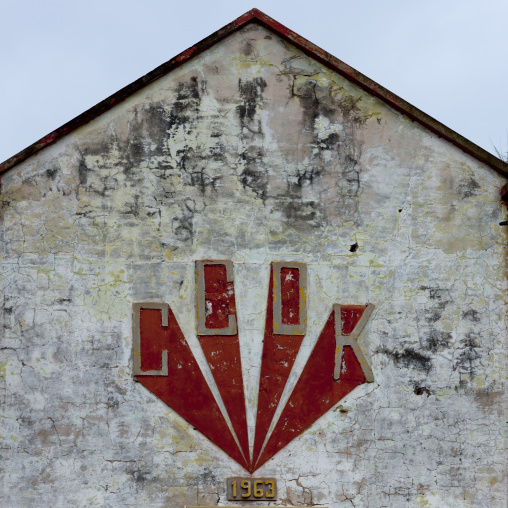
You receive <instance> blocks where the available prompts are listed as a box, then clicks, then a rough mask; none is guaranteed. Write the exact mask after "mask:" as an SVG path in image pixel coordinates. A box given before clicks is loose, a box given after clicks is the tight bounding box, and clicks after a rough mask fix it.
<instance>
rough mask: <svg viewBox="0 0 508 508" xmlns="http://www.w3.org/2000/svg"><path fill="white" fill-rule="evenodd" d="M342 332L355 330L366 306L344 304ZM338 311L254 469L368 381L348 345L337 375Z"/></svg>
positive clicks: (308, 362) (328, 322) (319, 340)
mask: <svg viewBox="0 0 508 508" xmlns="http://www.w3.org/2000/svg"><path fill="white" fill-rule="evenodd" d="M342 310H343V314H342V318H341V319H342V320H343V323H342V327H343V330H342V333H348V334H349V333H351V331H352V330H353V328H354V327H355V324H356V322H358V320H359V319H360V317H361V315H362V313H363V312H364V310H365V307H363V306H342ZM335 334H336V331H335V311H332V312H331V314H330V317H329V318H328V321H327V322H326V324H325V326H324V328H323V330H322V332H321V335H320V336H319V339H318V341H317V343H316V345H315V346H314V349H313V350H312V353H311V355H310V358H309V360H308V361H307V364H306V365H305V367H304V369H303V371H302V374H301V376H300V378H299V380H298V382H297V384H296V386H295V388H294V389H293V392H292V393H291V396H290V397H289V400H288V402H287V404H286V406H285V408H284V410H283V411H282V414H281V416H280V418H279V420H278V422H277V424H276V426H275V428H274V430H273V432H272V434H271V436H270V439H269V440H268V442H267V444H266V446H265V448H264V450H263V452H262V454H261V455H260V456H259V458H258V459H257V460H256V457H254V461H253V467H252V470H253V471H254V470H255V469H258V468H259V467H261V466H262V465H263V464H264V463H265V462H266V461H267V460H269V459H270V458H271V457H273V456H274V455H275V454H276V453H277V452H278V451H280V450H281V449H282V448H284V447H285V446H286V445H287V444H288V443H289V442H291V441H292V440H293V439H294V438H295V437H297V436H299V435H300V434H301V433H302V432H304V431H305V430H306V429H307V428H308V427H310V426H311V425H312V424H313V423H314V422H315V421H316V420H318V419H319V418H320V417H321V416H322V415H324V414H325V413H326V412H327V411H328V410H329V409H331V408H332V407H333V406H334V405H335V404H337V403H338V402H339V401H340V400H341V399H342V398H344V397H345V396H346V395H347V394H348V393H349V392H351V391H352V390H353V389H354V388H356V387H357V386H359V385H361V384H363V383H365V381H366V378H365V375H364V373H363V370H362V366H361V365H360V362H359V361H358V359H357V357H356V355H355V353H354V351H353V348H352V347H348V346H344V348H343V355H342V358H341V359H340V361H341V375H340V378H339V380H337V381H336V380H335V379H334V370H335V361H336V351H337V347H336V339H335Z"/></svg>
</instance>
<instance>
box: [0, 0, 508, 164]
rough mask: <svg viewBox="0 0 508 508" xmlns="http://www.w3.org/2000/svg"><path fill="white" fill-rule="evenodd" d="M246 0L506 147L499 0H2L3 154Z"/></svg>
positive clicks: (244, 7) (506, 77) (434, 112)
mask: <svg viewBox="0 0 508 508" xmlns="http://www.w3.org/2000/svg"><path fill="white" fill-rule="evenodd" d="M252 7H257V8H258V9H260V10H262V11H264V12H265V13H266V14H268V15H270V16H271V17H273V18H275V19H276V20H277V21H279V22H281V23H282V24H284V25H286V26H288V27H289V28H291V29H292V30H294V31H295V32H297V33H299V34H300V35H302V36H304V37H306V38H307V39H309V40H310V41H312V42H313V43H314V44H317V45H318V46H320V47H322V48H323V49H325V50H327V51H328V52H330V53H332V54H333V55H335V56H336V57H338V58H340V59H341V60H343V61H344V62H346V63H347V64H349V65H351V66H352V67H354V68H355V69H357V70H359V71H360V72H362V73H363V74H365V75H367V76H368V77H369V78H371V79H373V80H374V81H377V82H378V83H379V84H381V85H383V86H384V87H386V88H388V89H389V90H390V91H392V92H394V93H396V94H397V95H399V96H401V97H402V98H403V99H405V100H407V101H408V102H410V103H411V104H413V105H415V106H417V107H418V108H420V109H422V110H423V111H424V112H425V113H427V114H429V115H431V116H433V117H434V118H436V119H437V120H439V121H441V122H442V123H444V124H445V125H447V126H448V127H450V128H452V129H454V130H455V131H457V132H459V133H460V134H462V135H463V136H465V137H466V138H469V139H470V140H471V141H473V142H474V143H476V144H478V145H480V146H481V147H483V148H485V149H486V150H489V151H491V152H493V144H494V145H496V146H497V147H498V148H499V149H501V150H502V151H503V152H505V151H506V150H507V142H508V64H507V58H508V0H439V1H438V0H418V1H417V0H382V1H375V0H349V1H343V0H334V1H331V0H322V1H319V0H315V1H309V0H308V1H305V2H304V1H300V0H294V1H286V0H271V1H267V0H257V1H254V0H248V1H244V0H236V1H229V0H224V1H221V0H215V1H213V0H212V1H208V2H204V1H200V0H194V1H188V2H185V1H183V0H179V1H174V0H165V1H162V0H145V1H144V2H140V1H134V0H87V1H86V2H84V1H77V0H75V1H72V0H46V1H44V2H43V1H40V0H16V1H13V0H3V1H2V2H0V19H1V20H2V42H1V44H0V66H1V67H0V68H1V80H0V119H1V122H0V161H3V160H5V159H7V158H9V157H10V156H12V155H14V154H16V153H17V152H19V151H20V150H22V149H23V148H26V147H27V146H29V145H31V144H32V143H34V142H35V141H37V140H38V139H39V138H41V137H42V136H44V135H46V134H48V133H49V132H51V131H52V130H54V129H56V128H57V127H59V126H60V125H62V124H64V123H65V122H67V121H68V120H71V119H72V118H74V117H75V116H77V115H79V114H80V113H82V112H83V111H85V110H86V109H88V108H90V107H91V106H93V105H95V104H96V103H98V102H100V101H101V100H103V99H105V98H106V97H107V96H109V95H111V94H112V93H114V92H116V91H117V90H119V89H120V88H122V87H124V86H125V85H127V84H129V83H131V82H132V81H134V80H136V79H137V78H139V77H141V76H142V75H144V74H146V73H147V72H149V71H151V70H152V69H154V68H155V67H157V66H158V65H160V64H161V63H163V62H165V61H167V60H169V59H170V58H172V57H173V56H175V55H177V54H178V53H180V52H181V51H183V50H184V49H187V48H188V47H189V46H192V45H193V44H194V43H196V42H198V41H199V40H201V39H202V38H204V37H206V36H207V35H210V34H211V33H213V32H215V31H216V30H217V29H219V28H221V27H222V26H224V25H225V24H227V23H229V22H230V21H232V20H234V19H235V18H237V17H238V16H240V15H241V14H243V13H244V12H246V11H248V10H249V9H251V8H252Z"/></svg>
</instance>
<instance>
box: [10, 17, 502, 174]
mask: <svg viewBox="0 0 508 508" xmlns="http://www.w3.org/2000/svg"><path fill="white" fill-rule="evenodd" d="M250 22H257V23H259V24H261V25H263V26H264V27H266V28H268V29H270V30H271V31H273V32H275V33H276V34H277V35H278V36H280V37H281V38H283V39H285V40H287V41H288V42H290V43H291V44H293V45H294V46H296V47H297V48H298V49H300V50H301V51H302V52H304V53H305V54H307V55H308V56H310V57H312V58H313V59H315V60H318V61H319V62H320V63H322V64H323V65H325V66H326V67H328V68H330V69H332V70H333V71H335V72H337V73H338V74H340V75H341V76H343V77H345V78H346V79H348V80H349V81H351V82H353V83H354V84H356V85H357V86H359V87H360V88H362V89H363V90H365V91H367V92H368V93H370V94H371V95H374V96H375V97H377V98H378V99H380V100H382V101H383V102H385V103H386V104H388V105H389V106H391V107H392V108H393V109H395V110H397V111H399V112H400V113H403V114H404V115H406V116H408V117H409V118H411V119H412V120H414V121H415V122H418V123H419V124H421V125H423V126H424V127H426V128H427V129H428V130H430V131H431V132H433V133H434V134H436V135H438V136H439V137H442V138H443V139H445V140H447V141H448V142H450V143H452V144H453V145H455V146H456V147H458V148H460V149H461V150H462V151H464V152H465V153H467V154H468V155H471V156H472V157H474V158H476V159H477V160H479V161H480V162H482V163H484V164H486V165H487V166H489V167H490V168H492V169H494V170H495V171H496V172H497V173H499V174H500V175H502V176H504V177H508V163H506V162H504V161H502V160H501V159H499V158H497V157H496V156H495V155H493V154H491V153H489V152H487V151H486V150H484V149H483V148H481V147H479V146H478V145H476V144H475V143H473V142H472V141H470V140H468V139H467V138H465V137H464V136H462V135H460V134H459V133H457V132H455V131H454V130H452V129H450V128H449V127H447V126H446V125H444V124H442V123H441V122H439V121H438V120H436V119H435V118H433V117H431V116H429V115H427V114H426V113H424V112H423V111H421V110H420V109H418V108H417V107H415V106H413V105H412V104H410V103H409V102H406V101H405V100H404V99H402V98H400V97H399V96H397V95H395V94H394V93H392V92H390V91H389V90H387V89H386V88H384V87H383V86H381V85H379V84H378V83H376V82H375V81H373V80H371V79H370V78H368V77H367V76H365V75H364V74H362V73H361V72H358V71H357V70H355V69H353V68H352V67H350V66H349V65H347V64H346V63H344V62H343V61H342V60H339V59H338V58H336V57H334V56H333V55H331V54H330V53H328V52H327V51H325V50H323V49H321V48H320V47H318V46H316V45H315V44H313V43H312V42H310V41H308V40H307V39H305V38H304V37H302V36H301V35H298V34H297V33H296V32H293V31H292V30H290V29H289V28H287V27H286V26H284V25H282V24H281V23H279V22H278V21H276V20H274V19H272V18H271V17H270V16H267V15H266V14H265V13H263V12H261V11H260V10H258V9H251V10H250V11H248V12H246V13H245V14H243V15H242V16H240V17H239V18H237V19H235V20H234V21H232V22H231V23H229V24H227V25H226V26H224V27H222V28H221V29H219V30H217V31H216V32H214V33H213V34H211V35H209V36H208V37H206V38H205V39H203V40H201V41H200V42H198V43H197V44H195V45H194V46H192V47H190V48H188V49H186V50H185V51H183V52H182V53H180V54H179V55H177V56H175V57H174V58H172V59H171V60H169V61H167V62H166V63H163V64H162V65H160V66H159V67H157V68H155V69H154V70H153V71H151V72H149V73H148V74H145V75H144V76H142V77H141V78H139V79H137V80H136V81H134V82H132V83H131V84H130V85H127V86H125V87H124V88H122V89H121V90H119V91H118V92H116V93H114V94H113V95H110V96H109V97H108V98H106V99H104V100H103V101H101V102H99V103H98V104H96V105H95V106H93V107H91V108H90V109H88V110H87V111H85V112H84V113H82V114H80V115H78V116H77V117H75V118H73V119H72V120H70V121H69V122H67V123H66V124H64V125H62V126H61V127H59V128H58V129H56V130H54V131H53V132H51V133H49V134H47V135H46V136H44V137H43V138H41V139H39V140H38V141H36V142H35V143H33V144H32V145H30V146H28V147H27V148H25V149H24V150H21V152H18V153H17V154H16V155H14V156H12V157H10V158H9V159H7V160H6V161H5V162H3V163H1V164H0V174H2V173H4V172H6V171H8V170H9V169H11V168H13V167H14V166H16V165H17V164H19V163H21V162H23V161H25V160H26V159H28V158H29V157H31V156H32V155H35V154H36V153H37V152H39V151H41V150H42V149H43V148H46V147H47V146H50V145H52V144H53V143H55V142H56V141H58V140H60V139H62V138H63V137H64V136H66V135H67V134H70V133H71V132H73V131H75V130H76V129H78V128H79V127H82V126H83V125H86V124H87V123H88V122H90V121H91V120H93V119H94V118H96V117H98V116H99V115H101V114H102V113H105V112H106V111H108V110H110V109H111V108H113V107H114V106H116V105H117V104H119V103H120V102H122V101H124V100H125V99H127V98H128V97H130V96H131V95H133V94H134V93H136V92H138V91H139V90H141V89H142V88H143V87H145V86H147V85H148V84H150V83H152V82H154V81H156V80H157V79H159V78H161V77H162V76H165V75H166V74H168V73H169V72H170V71H172V70H174V69H176V68H177V67H179V66H180V65H182V64H184V63H185V62H187V61H189V60H191V59H192V58H194V57H195V56H197V55H199V54H200V53H202V52H203V51H205V50H207V49H208V48H210V47H211V46H213V45H215V44H217V43H218V42H220V41H221V40H223V39H225V38H226V37H228V36H229V35H231V34H233V33H234V32H236V31H238V30H240V29H241V28H243V27H244V26H245V25H247V24H248V23H250Z"/></svg>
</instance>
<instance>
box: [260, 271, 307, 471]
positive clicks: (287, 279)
mask: <svg viewBox="0 0 508 508" xmlns="http://www.w3.org/2000/svg"><path fill="white" fill-rule="evenodd" d="M300 282H301V280H300V276H299V274H298V270H297V269H295V268H282V269H281V270H280V285H281V291H280V298H281V302H282V303H281V309H280V310H281V319H280V321H281V323H283V324H288V325H296V324H297V323H298V322H299V317H300V316H299V300H300V298H299V293H300ZM273 301H274V268H273V266H272V267H271V270H270V285H269V290H268V303H267V311H266V325H265V337H264V343H263V356H262V360H261V373H260V380H259V394H258V407H257V417H256V429H255V436H254V449H253V465H254V461H255V460H256V458H257V457H258V456H259V453H260V452H261V448H262V446H263V443H264V441H265V438H266V435H267V433H268V429H269V427H270V424H271V422H272V419H273V415H274V414H275V411H276V409H277V406H278V405H279V401H280V398H281V396H282V392H283V391H284V387H285V386H286V383H287V380H288V378H289V374H290V372H291V369H292V368H293V364H294V362H295V359H296V356H297V355H298V351H299V350H300V346H301V344H302V340H303V337H304V336H303V335H282V334H275V333H274V327H273V313H274V308H273V307H274V306H273Z"/></svg>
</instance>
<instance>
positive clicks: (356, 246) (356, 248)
mask: <svg viewBox="0 0 508 508" xmlns="http://www.w3.org/2000/svg"><path fill="white" fill-rule="evenodd" d="M357 250H358V244H357V243H356V242H355V243H354V244H353V245H351V247H349V252H356V251H357Z"/></svg>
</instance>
